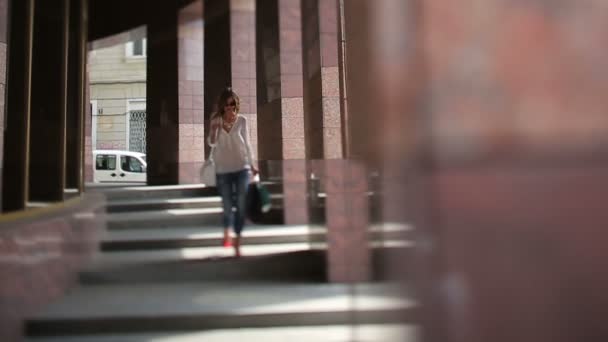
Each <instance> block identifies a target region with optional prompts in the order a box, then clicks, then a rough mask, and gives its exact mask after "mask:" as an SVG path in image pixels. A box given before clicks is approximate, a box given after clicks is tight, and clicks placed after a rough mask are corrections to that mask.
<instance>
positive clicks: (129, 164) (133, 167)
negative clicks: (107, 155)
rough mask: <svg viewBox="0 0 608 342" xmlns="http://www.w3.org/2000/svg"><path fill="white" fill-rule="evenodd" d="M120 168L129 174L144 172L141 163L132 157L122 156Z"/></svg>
mask: <svg viewBox="0 0 608 342" xmlns="http://www.w3.org/2000/svg"><path fill="white" fill-rule="evenodd" d="M120 167H121V168H122V170H123V171H127V172H140V173H141V172H144V168H143V165H142V164H141V162H140V161H139V160H137V158H135V157H131V156H120Z"/></svg>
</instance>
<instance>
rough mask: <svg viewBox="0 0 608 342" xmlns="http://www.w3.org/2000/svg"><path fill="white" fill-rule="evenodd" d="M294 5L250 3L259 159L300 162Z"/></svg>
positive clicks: (297, 10) (287, 0)
mask: <svg viewBox="0 0 608 342" xmlns="http://www.w3.org/2000/svg"><path fill="white" fill-rule="evenodd" d="M301 28H302V22H301V7H300V1H299V0H278V1H277V0H270V1H262V0H258V1H257V2H256V41H257V46H258V49H257V59H256V60H257V62H256V64H257V98H258V134H259V138H258V140H259V144H260V145H259V147H258V149H259V154H260V159H266V160H283V159H304V158H305V157H306V153H305V150H306V149H305V141H304V140H305V139H304V105H303V89H302V83H303V80H302V32H301Z"/></svg>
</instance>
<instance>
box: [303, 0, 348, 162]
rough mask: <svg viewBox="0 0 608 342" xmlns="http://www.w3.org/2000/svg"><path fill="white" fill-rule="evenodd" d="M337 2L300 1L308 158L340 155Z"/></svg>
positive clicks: (336, 156) (332, 0)
mask: <svg viewBox="0 0 608 342" xmlns="http://www.w3.org/2000/svg"><path fill="white" fill-rule="evenodd" d="M338 14H339V7H338V2H337V1H335V0H310V1H302V25H303V27H302V34H303V38H302V40H303V49H304V53H303V62H304V63H303V70H304V106H305V111H304V114H305V115H304V116H305V120H306V151H307V158H308V159H323V158H325V159H333V158H341V157H342V156H343V151H342V149H343V143H342V120H341V108H340V105H341V101H340V81H339V77H340V72H339V68H338V64H339V59H338V46H339V40H338V38H339V37H338Z"/></svg>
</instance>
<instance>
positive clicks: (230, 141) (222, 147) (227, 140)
mask: <svg viewBox="0 0 608 342" xmlns="http://www.w3.org/2000/svg"><path fill="white" fill-rule="evenodd" d="M214 120H216V123H217V124H219V127H220V128H219V129H218V133H217V137H216V139H215V143H211V136H210V137H209V139H208V140H207V143H208V144H209V146H211V147H215V149H214V151H213V155H212V156H211V158H213V161H214V162H215V172H216V173H227V172H236V171H241V170H243V169H249V168H251V165H252V164H253V160H254V159H253V152H252V151H251V146H250V145H249V131H248V130H247V119H245V117H244V116H242V115H237V118H236V121H235V122H234V125H233V126H232V129H231V130H230V132H226V130H225V129H224V125H223V122H222V118H221V117H218V118H215V119H214Z"/></svg>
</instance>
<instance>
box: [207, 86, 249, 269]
mask: <svg viewBox="0 0 608 342" xmlns="http://www.w3.org/2000/svg"><path fill="white" fill-rule="evenodd" d="M239 109H240V100H239V97H238V96H237V94H236V93H235V92H233V91H232V89H231V88H226V89H224V90H223V91H222V93H221V94H220V96H219V98H218V102H217V112H216V113H214V114H213V116H212V117H211V123H210V134H209V139H208V141H207V142H208V143H209V146H211V147H215V148H214V149H213V150H214V152H213V159H214V161H215V170H216V177H217V178H216V180H217V183H216V186H217V190H218V192H219V193H220V196H221V197H222V207H223V224H224V243H223V244H224V246H225V247H228V246H231V245H232V246H234V253H235V256H236V257H240V256H241V233H242V232H243V226H244V225H245V199H246V195H247V187H248V186H249V178H250V175H249V172H252V173H253V175H255V174H257V173H258V170H257V168H256V167H255V166H254V162H253V161H254V160H253V153H252V151H251V144H250V141H249V132H248V130H247V119H245V117H244V116H242V115H239V114H238V112H239ZM233 208H235V209H236V210H233ZM231 230H233V231H234V234H235V236H234V239H232V237H231V236H230V234H231Z"/></svg>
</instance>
